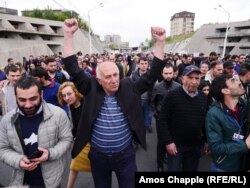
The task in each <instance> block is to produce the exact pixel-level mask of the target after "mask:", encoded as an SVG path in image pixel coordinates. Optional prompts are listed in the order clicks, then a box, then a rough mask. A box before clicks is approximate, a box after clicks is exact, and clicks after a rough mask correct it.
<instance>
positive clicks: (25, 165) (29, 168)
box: [19, 156, 39, 171]
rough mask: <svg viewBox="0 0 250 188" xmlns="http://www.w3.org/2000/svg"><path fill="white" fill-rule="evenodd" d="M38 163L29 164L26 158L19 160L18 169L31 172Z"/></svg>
mask: <svg viewBox="0 0 250 188" xmlns="http://www.w3.org/2000/svg"><path fill="white" fill-rule="evenodd" d="M38 164H39V162H31V161H30V160H29V159H28V158H27V157H26V156H24V157H23V158H22V159H21V160H20V163H19V165H20V168H21V169H23V170H27V171H33V170H34V169H36V168H37V165H38Z"/></svg>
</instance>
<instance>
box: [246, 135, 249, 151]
mask: <svg viewBox="0 0 250 188" xmlns="http://www.w3.org/2000/svg"><path fill="white" fill-rule="evenodd" d="M245 143H246V145H247V148H248V149H250V135H248V137H247V138H246V140H245Z"/></svg>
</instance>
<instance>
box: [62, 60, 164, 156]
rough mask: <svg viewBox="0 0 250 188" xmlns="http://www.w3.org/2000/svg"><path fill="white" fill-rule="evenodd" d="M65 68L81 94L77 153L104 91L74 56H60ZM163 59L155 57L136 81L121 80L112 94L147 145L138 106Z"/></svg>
mask: <svg viewBox="0 0 250 188" xmlns="http://www.w3.org/2000/svg"><path fill="white" fill-rule="evenodd" d="M63 62H64V64H65V68H66V70H67V72H68V73H69V74H70V76H71V77H72V81H73V82H74V83H75V85H76V87H77V89H78V90H79V91H80V92H81V93H82V94H83V95H84V105H83V108H82V116H81V118H80V121H79V125H78V130H77V133H76V140H75V144H74V146H73V150H72V157H73V158H74V157H76V156H77V155H78V154H79V153H80V152H81V150H82V149H83V148H84V146H85V145H86V144H87V143H88V142H89V141H90V140H91V134H92V128H93V123H94V121H95V119H96V117H97V114H98V112H99V110H100V108H101V106H102V105H103V102H104V96H105V95H106V94H105V92H104V90H103V88H102V86H101V85H99V83H98V82H97V80H96V78H95V77H91V78H90V77H89V76H87V75H86V74H85V72H84V71H83V70H81V69H80V68H79V67H78V63H77V59H76V56H74V55H73V56H69V57H67V58H65V59H63ZM164 66H165V63H164V62H163V61H161V60H160V59H158V58H155V59H154V63H153V66H152V68H151V70H150V71H149V72H148V73H146V74H144V75H143V76H142V77H141V78H140V79H139V80H138V81H137V82H133V81H132V80H131V79H130V78H124V79H122V80H120V86H119V89H118V91H117V92H116V94H115V97H116V99H117V103H118V105H119V106H120V107H121V111H122V112H123V113H124V115H125V116H126V117H127V118H128V121H129V126H130V127H131V129H132V130H133V133H134V135H133V136H134V139H136V140H137V141H138V142H139V143H140V144H141V145H142V147H143V148H144V149H146V131H145V127H144V121H143V113H142V108H141V94H142V93H144V92H145V91H146V90H148V89H150V88H152V87H153V85H154V82H155V81H156V79H157V78H158V76H159V74H160V73H161V71H162V69H163V68H164Z"/></svg>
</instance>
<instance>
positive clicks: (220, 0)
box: [0, 0, 250, 46]
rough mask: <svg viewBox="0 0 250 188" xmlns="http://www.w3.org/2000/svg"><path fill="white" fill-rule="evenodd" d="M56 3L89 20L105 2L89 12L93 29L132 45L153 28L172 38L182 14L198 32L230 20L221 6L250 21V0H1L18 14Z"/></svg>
mask: <svg viewBox="0 0 250 188" xmlns="http://www.w3.org/2000/svg"><path fill="white" fill-rule="evenodd" d="M56 2H57V3H59V4H60V5H62V6H63V7H65V8H67V9H70V10H71V9H72V10H75V11H77V12H78V13H81V14H82V16H83V17H84V18H85V19H86V20H87V14H88V11H89V10H91V9H92V8H93V7H95V6H97V5H98V4H99V3H101V2H103V4H104V7H102V8H98V9H95V10H93V11H91V12H90V18H91V28H92V29H93V31H94V32H95V33H96V34H99V35H100V36H101V39H103V37H104V35H106V34H119V35H121V38H122V41H128V42H129V43H130V46H134V45H139V44H140V42H144V41H145V39H146V38H148V39H150V26H161V27H164V28H165V29H166V31H167V36H169V31H170V18H171V16H173V15H174V14H175V13H177V12H181V11H189V12H194V13H195V29H197V28H199V27H200V26H201V25H203V24H208V23H216V22H218V23H222V22H226V21H227V17H228V16H227V14H226V13H225V12H223V11H216V10H214V8H215V7H217V8H218V5H222V6H223V7H224V8H225V9H226V10H227V11H228V12H230V16H231V17H230V21H246V20H249V19H250V13H249V10H250V1H249V0H237V1H236V0H209V1H203V0H22V1H20V0H0V6H1V7H4V6H5V4H6V5H7V7H8V8H15V9H18V10H19V11H20V10H25V9H27V10H30V9H34V8H40V9H44V8H45V7H47V6H49V7H50V8H56V9H60V8H61V7H60V6H59V5H58V4H57V3H56ZM72 5H74V6H72ZM74 7H77V9H76V8H74ZM78 10H80V11H81V12H79V11H78Z"/></svg>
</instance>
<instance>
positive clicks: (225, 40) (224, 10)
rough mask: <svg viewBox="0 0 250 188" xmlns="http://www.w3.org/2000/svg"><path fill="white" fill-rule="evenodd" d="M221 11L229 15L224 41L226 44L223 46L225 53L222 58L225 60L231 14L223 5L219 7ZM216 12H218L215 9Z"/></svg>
mask: <svg viewBox="0 0 250 188" xmlns="http://www.w3.org/2000/svg"><path fill="white" fill-rule="evenodd" d="M219 7H220V8H221V10H222V11H223V12H225V13H226V14H227V27H226V34H225V39H224V44H223V52H222V57H223V58H224V56H225V52H226V46H227V35H228V28H229V20H230V13H229V12H228V11H227V10H226V9H225V8H223V7H222V6H221V5H219ZM215 10H218V9H216V8H215Z"/></svg>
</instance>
